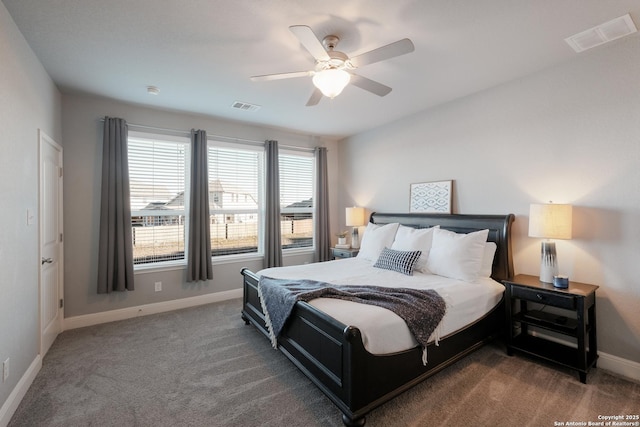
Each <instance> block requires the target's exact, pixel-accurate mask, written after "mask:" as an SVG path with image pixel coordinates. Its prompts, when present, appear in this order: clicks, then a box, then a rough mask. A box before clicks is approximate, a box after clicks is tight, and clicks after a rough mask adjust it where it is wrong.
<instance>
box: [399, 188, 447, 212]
mask: <svg viewBox="0 0 640 427" xmlns="http://www.w3.org/2000/svg"><path fill="white" fill-rule="evenodd" d="M452 182H453V181H434V182H420V183H417V184H411V198H410V205H409V212H433V213H451V188H452V185H451V183H452Z"/></svg>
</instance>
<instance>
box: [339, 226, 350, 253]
mask: <svg viewBox="0 0 640 427" xmlns="http://www.w3.org/2000/svg"><path fill="white" fill-rule="evenodd" d="M347 234H349V232H348V231H346V230H345V231H341V232H340V233H338V234H336V236H338V244H337V245H336V248H340V249H349V248H350V246H349V245H348V244H347Z"/></svg>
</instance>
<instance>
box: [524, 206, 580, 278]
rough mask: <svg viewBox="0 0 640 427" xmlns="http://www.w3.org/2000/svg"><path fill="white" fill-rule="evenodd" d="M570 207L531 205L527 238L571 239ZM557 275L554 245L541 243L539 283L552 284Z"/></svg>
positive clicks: (547, 242)
mask: <svg viewBox="0 0 640 427" xmlns="http://www.w3.org/2000/svg"><path fill="white" fill-rule="evenodd" d="M572 211H573V209H572V207H571V205H563V204H552V203H549V204H532V205H531V206H530V208H529V237H541V238H543V239H571V216H572ZM557 275H558V259H557V255H556V244H555V242H552V241H550V240H546V241H543V242H542V247H541V257H540V281H541V282H545V283H554V281H553V276H557Z"/></svg>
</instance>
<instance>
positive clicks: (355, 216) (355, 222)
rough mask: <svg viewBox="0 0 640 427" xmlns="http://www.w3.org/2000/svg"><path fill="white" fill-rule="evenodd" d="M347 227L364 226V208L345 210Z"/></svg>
mask: <svg viewBox="0 0 640 427" xmlns="http://www.w3.org/2000/svg"><path fill="white" fill-rule="evenodd" d="M346 216H347V221H346V225H347V227H360V226H361V225H364V208H357V207H355V206H354V207H352V208H347V209H346Z"/></svg>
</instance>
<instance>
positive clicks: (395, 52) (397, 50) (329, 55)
mask: <svg viewBox="0 0 640 427" xmlns="http://www.w3.org/2000/svg"><path fill="white" fill-rule="evenodd" d="M289 29H290V30H291V32H292V33H293V34H294V35H295V36H296V37H297V38H298V40H300V43H301V44H302V46H304V47H305V49H307V50H308V51H309V53H310V54H311V55H312V56H313V57H314V58H315V60H316V67H315V70H311V71H295V72H291V73H280V74H266V75H262V76H253V77H251V80H252V81H268V80H279V79H289V78H293V77H308V76H311V77H313V84H314V86H315V87H316V88H315V90H314V91H313V93H312V94H311V98H309V101H308V102H307V107H309V106H312V105H316V104H318V102H320V99H321V98H322V96H323V95H324V96H327V97H329V98H333V97H335V96H337V95H339V94H340V92H342V89H344V87H345V86H346V85H347V84H349V83H351V84H353V85H354V86H357V87H359V88H360V89H364V90H366V91H369V92H371V93H374V94H376V95H378V96H385V95H387V94H388V93H389V92H391V88H390V87H389V86H385V85H383V84H382V83H378V82H376V81H374V80H370V79H368V78H366V77H362V76H360V75H358V74H354V73H353V72H352V71H353V70H355V69H356V68H359V67H362V66H364V65H368V64H372V63H374V62H379V61H384V60H385V59H390V58H393V57H396V56H400V55H404V54H405V53H409V52H413V50H414V46H413V43H412V42H411V40H409V39H402V40H398V41H397V42H394V43H391V44H388V45H386V46H382V47H379V48H377V49H374V50H370V51H369V52H365V53H362V54H360V55H357V56H354V57H353V58H349V56H347V55H346V54H345V53H343V52H339V51H337V50H335V48H336V46H337V45H338V42H339V41H340V39H339V38H338V37H336V36H333V35H329V36H326V37H325V38H324V39H322V42H321V41H320V40H319V39H318V38H317V37H316V35H315V34H314V33H313V31H312V30H311V28H309V27H308V26H306V25H292V26H291V27H289Z"/></svg>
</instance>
